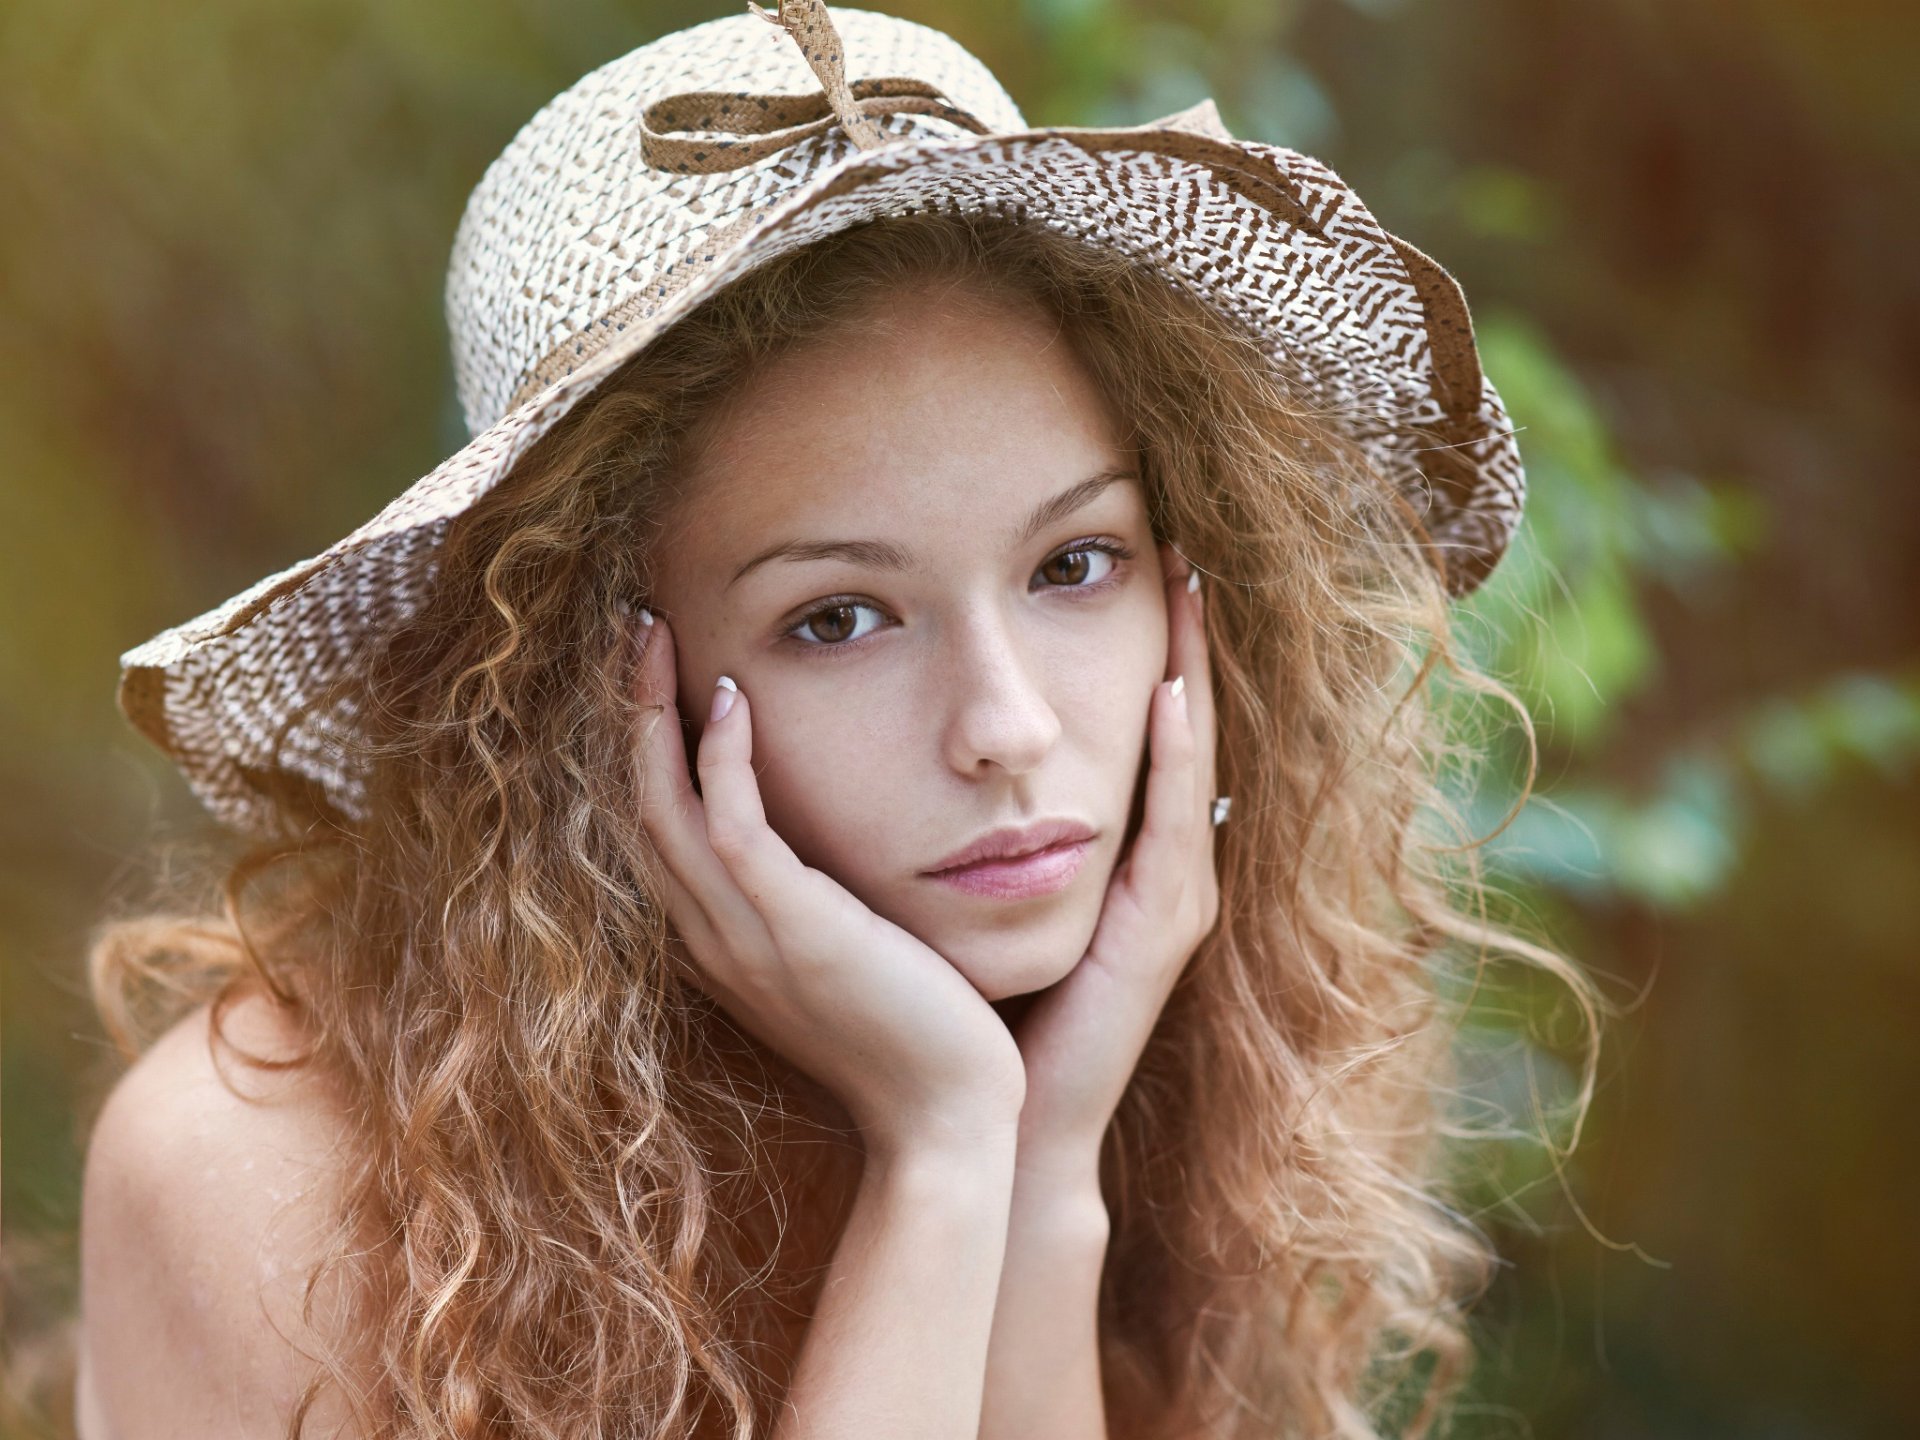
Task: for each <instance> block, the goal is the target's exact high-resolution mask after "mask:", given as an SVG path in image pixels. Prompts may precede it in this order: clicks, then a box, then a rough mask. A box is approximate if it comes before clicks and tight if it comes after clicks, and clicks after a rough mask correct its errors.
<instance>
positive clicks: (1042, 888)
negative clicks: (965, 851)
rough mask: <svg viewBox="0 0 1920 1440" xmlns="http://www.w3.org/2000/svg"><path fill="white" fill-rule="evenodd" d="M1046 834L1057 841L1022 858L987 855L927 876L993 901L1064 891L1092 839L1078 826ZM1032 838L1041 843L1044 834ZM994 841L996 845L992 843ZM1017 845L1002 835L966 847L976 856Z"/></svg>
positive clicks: (1090, 846) (1058, 829)
mask: <svg viewBox="0 0 1920 1440" xmlns="http://www.w3.org/2000/svg"><path fill="white" fill-rule="evenodd" d="M1048 833H1053V834H1058V835H1059V836H1060V838H1058V839H1056V840H1055V841H1054V843H1052V844H1050V845H1043V846H1042V847H1041V848H1040V849H1037V850H1033V851H1031V852H1029V853H1028V854H1025V855H1013V856H1008V855H987V856H984V857H983V858H981V859H978V860H974V861H972V862H971V863H968V864H962V865H956V866H951V867H949V868H947V869H944V870H931V871H928V872H927V873H928V875H930V876H931V877H932V878H933V879H935V880H939V881H941V882H942V883H944V884H947V885H951V886H952V887H953V888H954V889H956V890H963V891H965V892H967V893H968V894H970V895H981V896H985V897H987V898H989V899H994V900H1026V899H1031V898H1033V897H1034V896H1038V895H1051V894H1053V893H1054V892H1055V891H1056V890H1062V889H1065V888H1066V886H1067V885H1068V884H1070V883H1071V882H1072V880H1073V877H1074V876H1075V875H1077V874H1078V873H1079V872H1080V866H1081V863H1082V862H1083V861H1085V859H1086V858H1087V851H1088V850H1090V849H1091V848H1092V847H1093V838H1094V837H1093V836H1092V835H1090V834H1088V833H1087V830H1086V827H1085V826H1078V825H1073V826H1069V825H1062V826H1059V827H1057V828H1056V829H1055V830H1053V831H1051V832H1048ZM1034 838H1037V839H1041V840H1044V839H1046V838H1047V834H1046V833H1036V835H1035V837H1034ZM995 841H997V842H999V843H992V842H995ZM1020 844H1021V842H1020V841H1018V840H1017V839H1014V838H1013V837H1009V836H1006V835H1003V834H1002V835H995V836H992V837H989V841H988V843H986V844H983V845H977V846H970V847H969V849H970V850H973V851H975V852H976V853H977V852H978V851H979V850H980V849H983V848H991V849H1000V850H1005V849H1010V848H1019V847H1020Z"/></svg>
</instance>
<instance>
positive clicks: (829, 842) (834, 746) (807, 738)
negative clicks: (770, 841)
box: [753, 699, 907, 882]
mask: <svg viewBox="0 0 1920 1440" xmlns="http://www.w3.org/2000/svg"><path fill="white" fill-rule="evenodd" d="M904 750H905V747H904V746H902V745H900V744H899V743H897V742H894V741H890V740H889V739H888V738H887V737H884V736H880V735H876V734H871V733H868V731H867V730H866V729H865V728H863V727H862V726H860V725H859V724H857V723H850V722H849V720H848V718H847V717H846V716H845V715H844V714H842V713H840V712H839V711H838V710H825V711H822V712H820V713H815V712H814V711H813V709H812V708H811V707H810V706H808V705H806V704H804V703H803V704H800V705H786V706H782V705H780V704H779V703H778V701H777V700H773V699H770V700H769V701H768V703H767V705H766V707H765V708H763V709H762V710H761V711H760V712H759V715H758V716H757V717H756V725H755V734H754V737H753V764H754V770H755V772H756V773H757V774H758V776H759V781H760V798H761V803H762V804H763V806H764V807H765V809H766V814H767V824H768V825H770V826H771V827H772V828H773V829H774V830H775V831H776V832H777V833H778V834H779V835H780V837H781V838H782V839H783V840H785V841H786V842H787V844H788V845H789V846H790V847H792V849H793V852H794V854H795V855H797V856H799V858H800V859H801V861H802V862H804V863H805V864H807V865H811V866H813V867H814V868H815V869H818V870H824V871H826V872H827V873H829V874H831V875H834V876H837V877H840V878H841V879H842V880H843V881H847V882H854V881H857V878H858V877H859V876H860V875H861V873H862V871H863V866H870V865H871V864H872V863H873V862H874V860H875V858H876V857H877V856H879V855H882V854H886V853H889V850H890V849H892V848H894V847H890V846H888V845H886V844H885V843H884V842H885V841H886V840H888V839H889V838H897V837H894V835H893V830H892V827H893V826H894V825H895V824H897V823H898V818H899V811H900V805H899V797H900V796H901V795H903V794H905V793H907V777H905V776H903V775H900V774H897V773H895V769H894V767H895V765H896V764H897V763H898V761H897V757H899V756H900V755H901V754H903V753H904Z"/></svg>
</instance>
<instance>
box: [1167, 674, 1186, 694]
mask: <svg viewBox="0 0 1920 1440" xmlns="http://www.w3.org/2000/svg"><path fill="white" fill-rule="evenodd" d="M1186 688H1187V677H1186V676H1184V675H1176V676H1174V677H1173V688H1172V689H1170V690H1169V691H1167V693H1168V694H1169V695H1178V694H1179V693H1180V692H1181V691H1182V690H1184V689H1186Z"/></svg>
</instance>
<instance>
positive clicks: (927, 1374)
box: [774, 1135, 1014, 1440]
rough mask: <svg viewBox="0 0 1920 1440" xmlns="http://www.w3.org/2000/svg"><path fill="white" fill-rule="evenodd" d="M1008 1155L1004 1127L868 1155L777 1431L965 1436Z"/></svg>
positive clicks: (992, 1279)
mask: <svg viewBox="0 0 1920 1440" xmlns="http://www.w3.org/2000/svg"><path fill="white" fill-rule="evenodd" d="M1013 1157H1014V1144H1013V1137H1012V1136H1011V1135H1009V1136H1008V1137H1007V1140H1006V1142H1005V1143H1004V1144H1001V1143H999V1142H997V1141H989V1142H982V1143H980V1144H977V1145H972V1146H969V1147H967V1148H966V1149H964V1150H955V1151H952V1152H950V1153H942V1154H938V1155H933V1154H926V1153H912V1154H907V1153H894V1154H888V1153H879V1154H875V1155H872V1156H870V1157H869V1159H868V1162H867V1166H866V1169H865V1171H864V1172H863V1174H862V1176H861V1180H860V1187H859V1190H858V1192H857V1194H856V1196H855V1198H854V1202H853V1206H852V1210H851V1213H850V1214H849V1216H848V1219H847V1224H846V1228H845V1230H844V1232H843V1233H842V1235H841V1238H840V1243H839V1247H838V1248H837V1249H836V1251H835V1252H834V1258H833V1265H832V1268H831V1269H830V1270H829V1271H828V1274H827V1279H826V1282H825V1284H824V1286H823V1288H822V1290H821V1294H820V1299H819V1302H818V1304H817V1305H816V1306H815V1309H814V1314H813V1319H812V1321H811V1323H810V1324H809V1326H808V1329H807V1335H806V1339H805V1341H804V1342H803V1344H802V1346H801V1349H800V1354H799V1357H798V1361H797V1364H796V1366H795V1370H794V1375H793V1379H792V1381H791V1383H790V1385H789V1387H788V1391H787V1404H786V1408H785V1411H784V1413H783V1414H782V1416H781V1419H780V1423H779V1425H778V1426H777V1428H776V1429H775V1432H774V1434H775V1437H776V1440H827V1437H832V1440H844V1437H847V1436H860V1435H876V1436H877V1435H885V1436H889V1437H892V1436H901V1437H914V1440H974V1437H975V1436H976V1435H977V1434H978V1430H979V1424H980V1405H981V1393H982V1389H983V1387H984V1385H985V1378H986V1365H987V1343H988V1339H989V1336H990V1333H991V1330H992V1326H993V1308H994V1297H995V1294H996V1293H997V1289H998V1286H999V1283H1000V1270H1001V1263H1002V1261H1003V1259H1004V1257H1005V1253H1006V1240H1007V1224H1008V1214H1009V1208H1010V1205H1011V1197H1012V1190H1013Z"/></svg>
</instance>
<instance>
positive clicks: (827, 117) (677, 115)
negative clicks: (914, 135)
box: [640, 0, 992, 175]
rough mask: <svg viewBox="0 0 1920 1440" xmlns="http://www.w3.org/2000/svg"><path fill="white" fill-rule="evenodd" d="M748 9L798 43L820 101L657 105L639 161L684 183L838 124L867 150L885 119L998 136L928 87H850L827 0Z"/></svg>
mask: <svg viewBox="0 0 1920 1440" xmlns="http://www.w3.org/2000/svg"><path fill="white" fill-rule="evenodd" d="M747 8H748V9H750V10H751V11H753V13H754V14H756V15H758V16H759V17H760V18H761V19H762V20H765V21H768V22H769V23H771V24H774V25H778V26H779V27H780V28H781V29H783V30H785V31H786V32H787V34H789V35H791V36H792V37H793V40H794V43H795V44H796V45H798V46H799V47H800V53H801V54H802V55H804V56H805V57H806V60H807V65H808V66H809V67H810V68H811V69H812V71H813V73H814V75H815V76H817V77H818V78H819V81H820V92H819V93H818V94H814V95H756V94H752V93H750V92H746V91H739V90H696V91H689V92H687V93H684V94H680V95H669V96H666V97H665V98H664V99H661V100H656V101H654V102H653V104H651V105H649V106H647V107H646V109H644V110H642V111H641V112H640V153H641V156H642V158H644V159H645V160H646V162H647V164H649V165H651V166H652V167H653V168H654V169H656V170H664V171H667V172H669V173H671V174H677V175H699V174H707V173H711V172H713V171H716V170H737V169H739V168H740V167H741V166H743V165H751V164H752V163H753V162H754V161H756V160H760V159H763V158H764V157H766V156H768V155H771V154H773V153H774V152H775V151H777V150H783V149H785V148H786V147H787V146H789V145H792V144H794V143H796V142H797V141H800V140H804V139H806V138H807V137H808V136H810V135H817V134H819V133H820V132H821V131H823V130H826V129H828V128H829V127H831V126H833V125H835V124H838V125H839V126H840V128H841V129H843V130H844V131H846V133H847V135H848V137H849V138H851V139H852V141H853V143H854V144H855V145H856V146H858V147H859V148H860V149H862V150H874V149H877V148H879V146H881V145H882V144H884V143H885V140H884V138H883V137H882V134H881V131H880V127H879V125H878V124H876V123H875V119H876V117H878V116H881V115H933V116H937V117H939V118H940V119H942V120H950V121H952V122H953V123H954V124H956V125H960V126H964V127H965V128H966V129H968V130H971V131H973V132H974V133H975V134H976V135H988V134H991V133H992V131H991V130H990V129H989V128H988V127H987V126H986V125H985V124H983V123H982V122H981V121H980V120H979V119H978V118H976V117H975V116H973V115H970V114H968V113H967V112H966V111H965V110H962V109H961V108H960V107H959V106H958V105H955V104H954V103H953V102H952V101H950V100H948V99H947V98H946V96H944V95H942V94H941V93H940V91H939V90H938V88H936V87H935V86H932V85H929V84H928V83H927V82H926V81H924V80H913V79H909V78H906V77H904V76H885V77H881V78H877V79H868V80H856V81H854V82H853V83H852V84H848V83H847V76H846V70H845V67H844V57H843V54H842V50H841V45H840V35H839V32H838V31H836V30H835V29H834V28H833V21H832V20H830V19H829V18H828V17H827V7H826V4H825V3H824V0H780V3H779V8H778V10H769V9H767V8H766V7H764V6H762V5H756V4H754V3H753V0H747Z"/></svg>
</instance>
